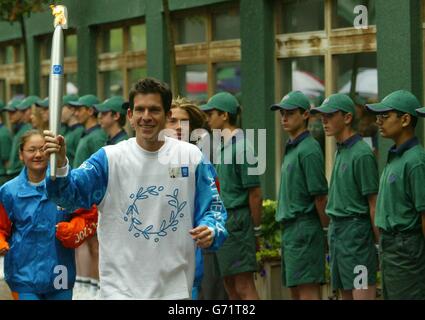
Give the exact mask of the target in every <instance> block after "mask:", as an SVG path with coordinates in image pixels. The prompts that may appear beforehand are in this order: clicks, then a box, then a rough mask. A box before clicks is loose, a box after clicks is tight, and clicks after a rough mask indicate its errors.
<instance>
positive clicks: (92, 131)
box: [69, 94, 107, 168]
mask: <svg viewBox="0 0 425 320" xmlns="http://www.w3.org/2000/svg"><path fill="white" fill-rule="evenodd" d="M69 104H70V105H71V106H73V107H75V108H76V110H75V116H76V117H77V120H78V122H79V123H81V124H82V125H83V126H84V129H85V131H84V133H83V135H82V137H81V139H80V141H79V143H78V146H77V150H76V152H75V159H74V162H73V166H74V168H78V167H79V166H80V165H81V164H82V163H83V162H84V161H86V160H87V159H88V158H90V156H91V155H92V154H93V153H95V152H96V151H97V150H99V149H100V148H102V147H103V146H104V145H105V144H106V141H107V136H106V133H105V132H104V131H103V130H102V128H101V127H100V125H99V124H98V122H97V111H96V109H95V105H96V104H99V99H98V98H97V97H96V96H94V95H91V94H89V95H85V96H82V97H81V98H80V99H78V101H70V102H69Z"/></svg>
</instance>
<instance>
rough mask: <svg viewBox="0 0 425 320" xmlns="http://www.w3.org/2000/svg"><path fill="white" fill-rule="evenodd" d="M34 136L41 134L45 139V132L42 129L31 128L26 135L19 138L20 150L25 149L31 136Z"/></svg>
mask: <svg viewBox="0 0 425 320" xmlns="http://www.w3.org/2000/svg"><path fill="white" fill-rule="evenodd" d="M32 136H41V137H43V139H44V136H43V133H42V132H41V131H39V130H35V129H32V130H29V131H27V132H25V133H24V135H23V136H22V137H21V139H20V140H19V150H20V151H24V146H25V143H27V141H28V140H29V138H31V137H32Z"/></svg>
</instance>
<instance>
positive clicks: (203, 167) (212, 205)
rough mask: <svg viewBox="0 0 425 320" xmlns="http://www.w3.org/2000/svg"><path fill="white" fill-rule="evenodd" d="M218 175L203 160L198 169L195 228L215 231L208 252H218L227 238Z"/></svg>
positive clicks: (224, 212) (224, 210)
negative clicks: (218, 188)
mask: <svg viewBox="0 0 425 320" xmlns="http://www.w3.org/2000/svg"><path fill="white" fill-rule="evenodd" d="M216 176H217V174H216V172H215V170H214V167H213V166H212V165H211V164H210V163H205V162H204V161H203V160H202V161H201V162H200V163H199V164H198V166H197V168H196V188H195V189H196V192H195V219H194V220H195V227H197V226H200V225H204V226H207V227H210V228H212V229H213V230H214V234H215V238H214V242H213V244H212V245H211V247H210V248H208V250H217V249H218V248H219V247H220V246H221V245H222V244H223V242H224V240H226V238H227V230H226V228H225V224H226V221H227V212H226V209H225V208H224V204H223V202H222V201H221V198H220V195H219V193H218V190H217V185H216V182H215V178H216Z"/></svg>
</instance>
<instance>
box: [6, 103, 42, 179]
mask: <svg viewBox="0 0 425 320" xmlns="http://www.w3.org/2000/svg"><path fill="white" fill-rule="evenodd" d="M38 100H40V98H39V97H36V96H29V97H27V98H25V99H24V100H18V99H13V100H11V101H10V102H9V104H8V105H7V106H6V108H5V110H7V111H8V113H9V121H10V124H11V125H12V126H13V132H14V135H13V140H12V147H11V151H10V157H9V163H8V167H7V170H6V173H7V175H8V176H9V179H12V178H14V177H16V176H17V175H18V174H19V172H20V171H21V169H22V168H23V165H22V162H21V160H19V144H20V140H21V137H22V136H23V135H24V134H25V133H26V132H27V131H29V130H31V128H32V127H31V107H32V105H33V104H34V103H35V102H36V101H38Z"/></svg>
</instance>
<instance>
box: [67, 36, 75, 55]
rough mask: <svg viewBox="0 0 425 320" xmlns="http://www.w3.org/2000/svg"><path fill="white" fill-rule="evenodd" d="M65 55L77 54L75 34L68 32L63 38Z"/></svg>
mask: <svg viewBox="0 0 425 320" xmlns="http://www.w3.org/2000/svg"><path fill="white" fill-rule="evenodd" d="M65 56H66V57H76V56H77V35H76V34H70V35H68V36H66V38H65Z"/></svg>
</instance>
